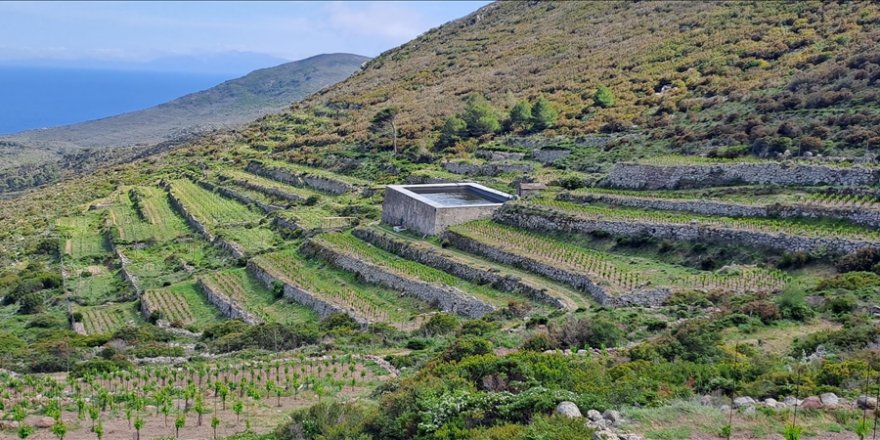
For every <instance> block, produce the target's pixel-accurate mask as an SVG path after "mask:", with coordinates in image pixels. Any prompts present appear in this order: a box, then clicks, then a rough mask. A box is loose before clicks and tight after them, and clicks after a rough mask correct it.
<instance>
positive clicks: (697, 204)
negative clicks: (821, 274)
mask: <svg viewBox="0 0 880 440" xmlns="http://www.w3.org/2000/svg"><path fill="white" fill-rule="evenodd" d="M556 198H557V199H559V200H565V201H569V202H575V203H594V202H599V203H607V204H611V205H619V206H629V207H633V208H641V209H657V210H664V211H686V212H693V213H695V214H703V215H720V216H725V217H772V218H833V219H839V220H847V221H851V222H853V223H856V224H860V225H864V226H869V227H873V228H877V227H880V211H875V210H869V209H860V208H855V207H832V206H821V205H808V204H803V203H792V204H780V203H775V204H771V205H746V204H742V203H733V202H720V201H710V200H688V199H661V198H650V197H638V196H622V195H615V194H572V193H568V192H564V193H560V194H559V195H558V196H557V197H556Z"/></svg>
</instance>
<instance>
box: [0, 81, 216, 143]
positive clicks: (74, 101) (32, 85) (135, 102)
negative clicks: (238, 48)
mask: <svg viewBox="0 0 880 440" xmlns="http://www.w3.org/2000/svg"><path fill="white" fill-rule="evenodd" d="M228 79H231V78H229V77H228V75H217V74H204V73H168V72H137V71H115V70H87V69H69V68H44V67H40V68H33V67H0V134H10V133H16V132H19V131H23V130H29V129H34V128H48V127H55V126H59V125H67V124H73V123H76V122H82V121H88V120H91V119H99V118H104V117H108V116H113V115H116V114H119V113H125V112H130V111H134V110H140V109H144V108H147V107H152V106H154V105H157V104H161V103H163V102H167V101H170V100H172V99H174V98H178V97H180V96H183V95H186V94H188V93H193V92H197V91H200V90H205V89H208V88H211V87H213V86H215V85H217V84H220V83H221V82H223V81H226V80H228Z"/></svg>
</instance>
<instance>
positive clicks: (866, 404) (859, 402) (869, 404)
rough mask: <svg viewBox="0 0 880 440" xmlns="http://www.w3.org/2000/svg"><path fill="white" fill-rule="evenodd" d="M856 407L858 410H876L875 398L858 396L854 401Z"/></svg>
mask: <svg viewBox="0 0 880 440" xmlns="http://www.w3.org/2000/svg"><path fill="white" fill-rule="evenodd" d="M856 406H857V407H859V409H877V398H876V397H870V396H859V398H858V399H856Z"/></svg>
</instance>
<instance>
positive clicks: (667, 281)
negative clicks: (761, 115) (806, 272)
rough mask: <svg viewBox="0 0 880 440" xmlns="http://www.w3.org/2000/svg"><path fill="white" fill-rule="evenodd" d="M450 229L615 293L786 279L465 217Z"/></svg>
mask: <svg viewBox="0 0 880 440" xmlns="http://www.w3.org/2000/svg"><path fill="white" fill-rule="evenodd" d="M450 230H451V231H452V232H454V233H456V234H459V235H461V236H464V237H466V238H468V239H470V240H473V241H476V242H479V243H481V244H484V245H486V246H489V247H491V248H495V249H499V250H501V251H503V252H506V253H509V254H513V255H517V256H519V257H523V258H528V259H532V260H536V261H538V262H540V263H543V264H547V265H549V266H551V267H555V268H559V269H561V270H564V271H568V272H571V273H577V274H586V275H588V276H589V278H590V279H591V280H592V281H593V282H594V283H596V284H598V285H600V286H601V287H603V288H604V289H605V290H607V291H610V292H616V293H624V292H629V291H632V290H635V289H640V288H644V287H652V286H653V287H666V288H669V289H671V290H673V291H685V290H706V291H714V292H729V293H733V292H773V291H778V290H780V289H782V288H783V287H784V286H785V284H786V283H787V282H788V277H787V276H786V275H785V274H784V273H782V272H779V271H773V270H767V269H761V268H757V267H751V266H743V267H737V268H732V269H731V270H728V271H724V272H702V273H699V272H697V273H695V271H692V270H689V269H687V268H684V267H678V266H673V265H669V264H665V263H661V262H657V261H652V260H647V259H642V258H634V257H623V256H619V255H614V254H609V253H607V252H602V251H597V250H593V249H588V248H585V247H582V246H577V245H574V244H571V243H567V242H564V241H561V240H558V239H555V238H550V237H548V236H546V235H542V234H539V233H535V232H531V231H526V230H521V229H516V228H513V227H509V226H503V225H499V224H497V223H493V222H489V221H476V222H470V223H466V224H463V225H457V226H453V227H452V228H450Z"/></svg>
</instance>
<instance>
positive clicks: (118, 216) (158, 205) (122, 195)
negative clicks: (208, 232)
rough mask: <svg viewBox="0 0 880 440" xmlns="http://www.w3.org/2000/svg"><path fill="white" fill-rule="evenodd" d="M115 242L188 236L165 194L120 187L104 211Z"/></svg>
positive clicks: (186, 227)
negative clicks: (111, 203)
mask: <svg viewBox="0 0 880 440" xmlns="http://www.w3.org/2000/svg"><path fill="white" fill-rule="evenodd" d="M107 220H108V222H109V223H110V224H111V225H113V226H114V228H113V238H114V240H115V241H116V242H118V243H137V242H146V241H156V242H162V241H168V240H173V239H175V238H178V237H181V236H184V235H186V234H188V233H189V228H188V226H187V224H186V222H185V221H184V220H183V219H182V218H181V217H180V216H178V215H177V213H175V212H174V210H173V209H172V208H171V204H170V203H169V201H168V194H167V193H166V192H164V191H162V190H161V189H159V188H154V187H149V186H140V187H133V188H130V189H128V190H127V188H126V187H121V188H120V190H119V191H118V193H117V194H116V195H115V197H114V205H113V206H111V207H110V208H109V209H108V210H107Z"/></svg>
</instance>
